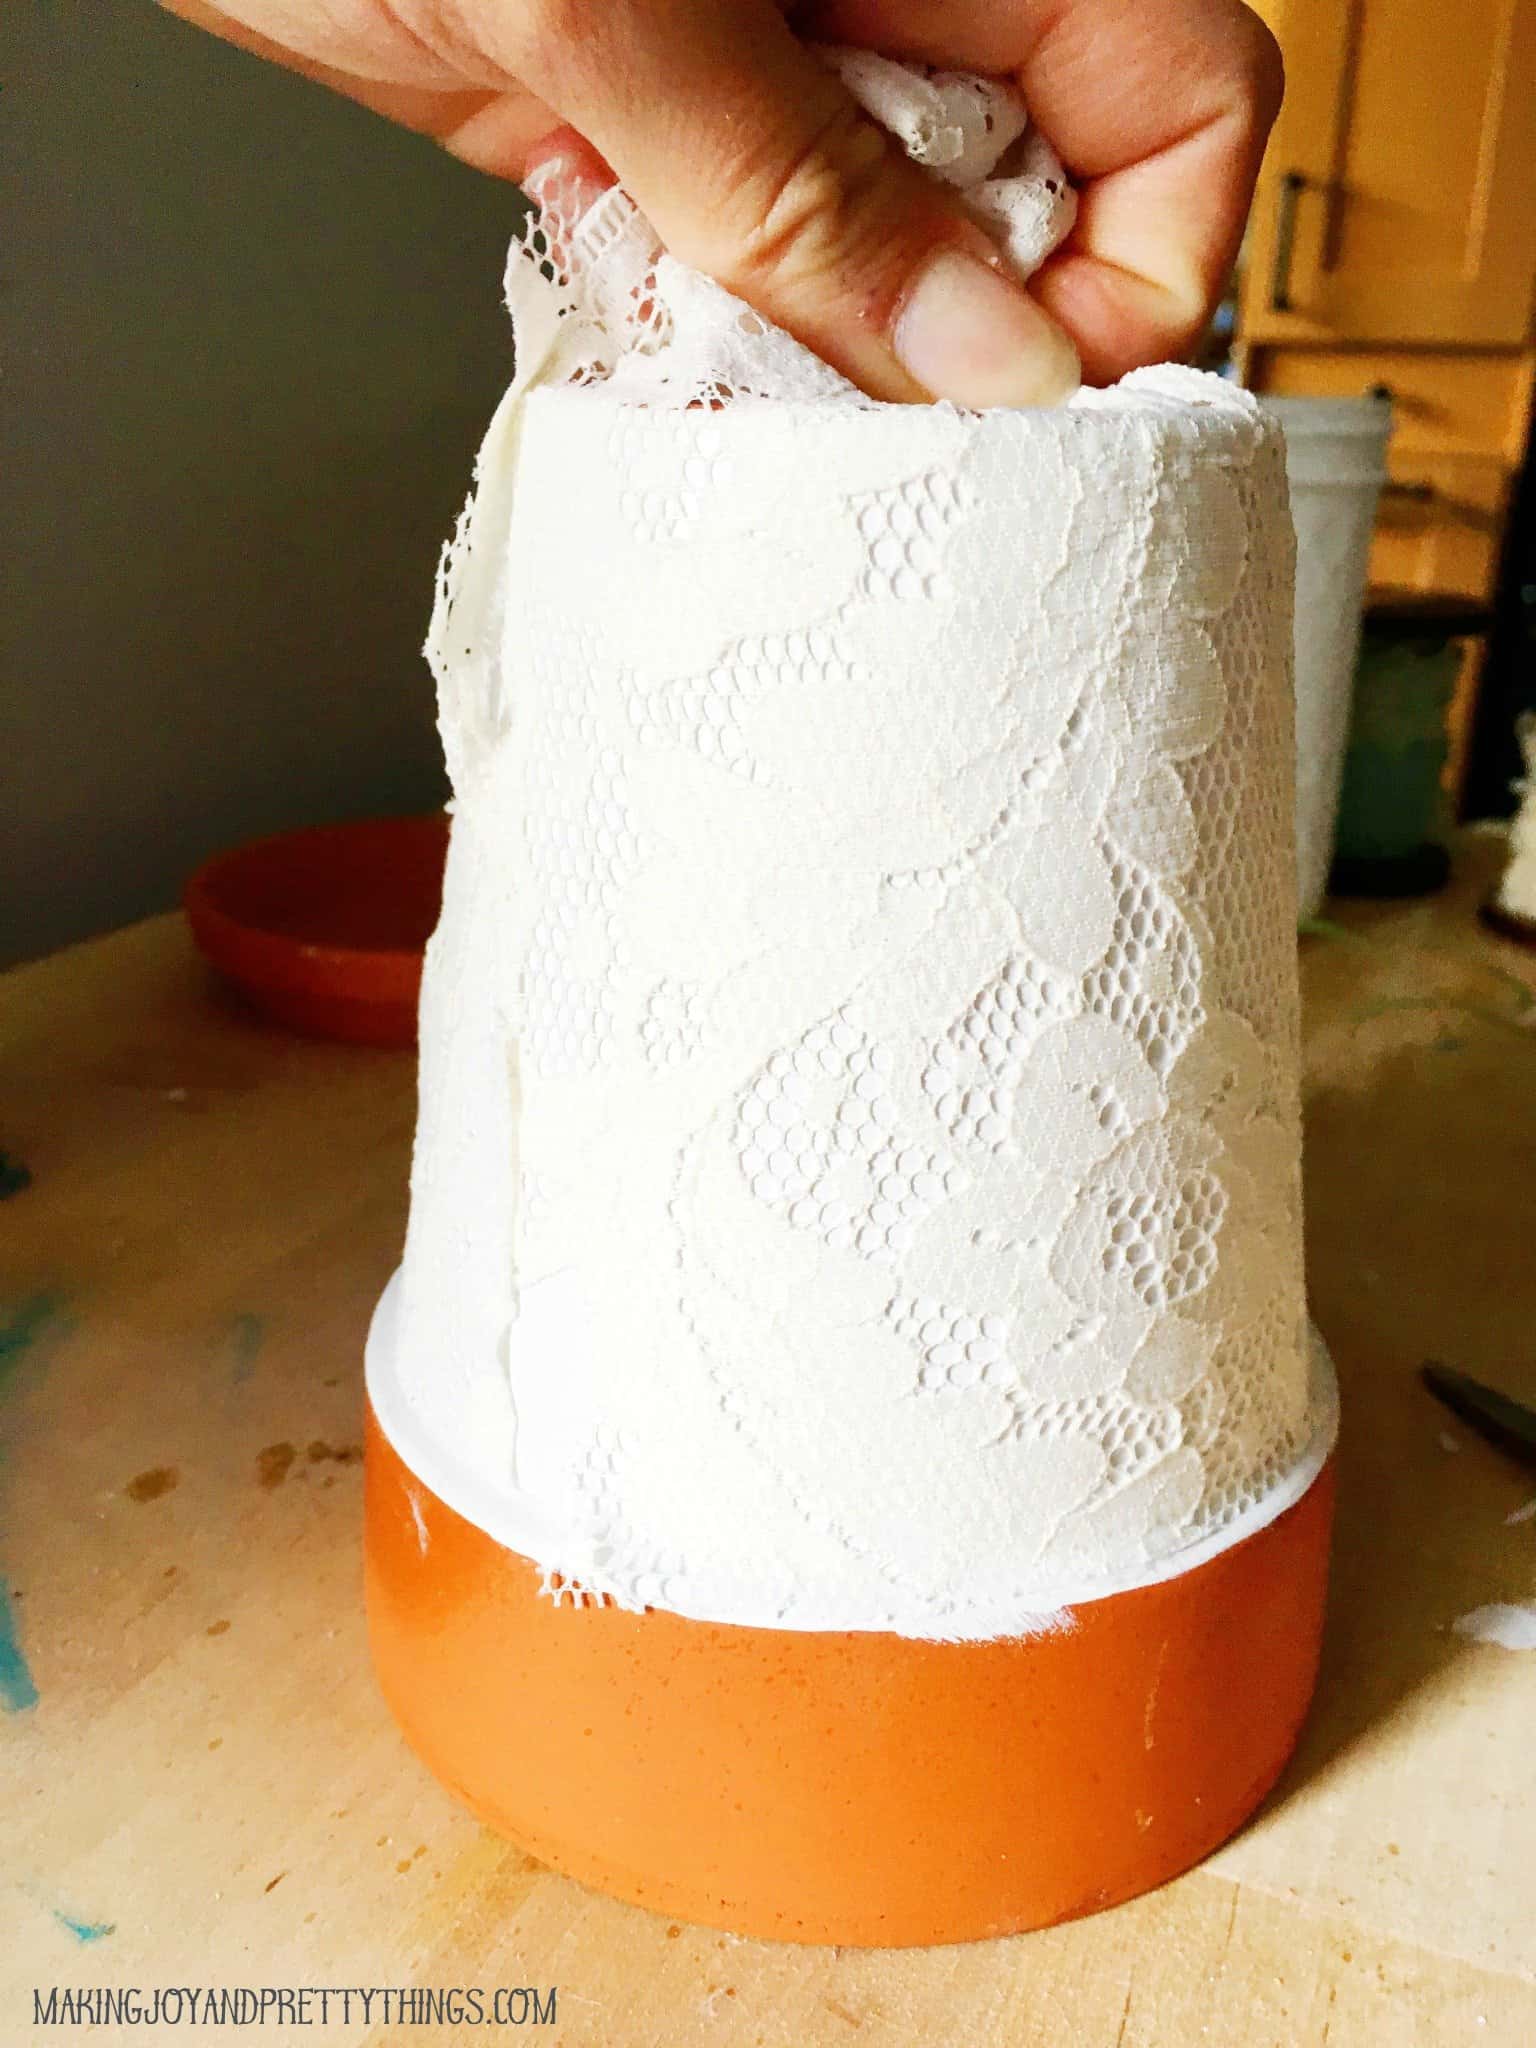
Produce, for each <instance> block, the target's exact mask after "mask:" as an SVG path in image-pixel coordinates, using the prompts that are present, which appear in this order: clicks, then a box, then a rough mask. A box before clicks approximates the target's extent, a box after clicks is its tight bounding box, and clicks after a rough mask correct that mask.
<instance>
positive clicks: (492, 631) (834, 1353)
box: [396, 207, 1327, 1637]
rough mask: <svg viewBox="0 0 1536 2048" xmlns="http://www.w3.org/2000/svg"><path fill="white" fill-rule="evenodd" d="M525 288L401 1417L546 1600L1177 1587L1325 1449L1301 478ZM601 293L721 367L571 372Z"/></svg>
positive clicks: (463, 780) (664, 285) (931, 1610)
mask: <svg viewBox="0 0 1536 2048" xmlns="http://www.w3.org/2000/svg"><path fill="white" fill-rule="evenodd" d="M634 218H637V217H633V216H632V210H631V215H630V216H626V215H625V214H624V212H623V208H622V207H614V208H609V209H608V210H607V212H606V214H605V216H604V219H603V220H602V221H600V222H597V223H592V222H587V223H584V224H583V234H584V235H585V236H586V237H587V240H588V243H589V244H592V238H593V237H594V236H596V237H597V243H596V244H595V246H600V247H601V248H602V249H604V250H607V251H609V252H612V251H613V250H615V249H617V250H619V251H621V252H622V251H624V250H626V249H628V248H630V246H631V244H630V241H629V240H627V239H626V238H627V237H629V236H630V235H631V230H632V227H633V219H634ZM643 243H644V238H643V236H636V237H635V238H634V240H633V248H634V249H636V250H638V249H640V248H641V247H642V246H643ZM542 246H543V255H542V257H541V258H540V264H541V266H542V267H541V268H540V269H539V270H538V272H537V279H538V284H539V287H540V290H539V292H534V291H533V290H532V288H531V287H530V286H528V285H527V284H526V280H527V278H528V277H530V276H532V275H533V274H534V273H533V269H532V267H525V269H524V271H523V272H522V273H521V274H520V275H521V276H522V278H523V280H524V284H523V286H522V288H521V289H520V292H519V294H518V295H517V296H516V301H515V306H516V310H517V311H518V314H519V327H518V342H519V353H520V377H524V376H525V375H526V376H529V377H530V379H531V378H532V377H533V376H535V375H537V371H536V369H535V370H534V371H532V372H530V371H529V370H528V368H527V362H532V363H533V364H534V365H539V364H547V363H548V362H551V361H554V362H557V363H558V365H559V371H558V375H559V378H560V380H561V381H557V382H555V383H549V384H541V385H540V388H536V389H531V390H528V391H526V393H525V394H524V393H520V394H519V396H518V399H517V403H516V405H515V406H511V407H509V408H507V409H505V410H504V416H499V419H498V423H497V424H496V425H495V426H493V429H492V435H491V437H490V440H489V441H488V444H487V453H486V456H485V457H484V458H483V459H482V472H481V492H480V499H479V501H478V504H477V506H476V508H475V511H474V515H473V520H472V522H471V525H470V526H469V527H468V528H466V529H464V530H462V531H461V535H460V543H459V549H458V553H457V555H456V556H455V557H453V558H452V559H451V560H450V563H449V567H448V572H447V578H446V582H445V589H444V598H443V603H442V605H441V607H440V611H439V617H438V621H437V624H436V628H435V635H434V657H435V664H436V667H437V670H438V674H439V681H440V687H441V691H442V713H443V723H444V739H445V746H446V748H447V752H448V755H449V759H450V763H451V764H452V767H453V773H454V780H455V789H456V822H455V828H454V841H453V848H452V852H451V855H450V872H449V878H448V886H447V891H446V896H445V906H444V916H443V922H442V926H441V928H440V930H439V932H438V934H437V936H436V937H435V938H434V940H433V942H432V947H431V949H430V952H429V957H428V964H427V972H426V980H425V983H424V994H423V1022H422V1079H421V1092H422V1117H421V1125H420V1131H419V1135H418V1145H417V1155H416V1167H415V1172H414V1176H413V1199H412V1216H411V1226H410V1236H409V1240H408V1244H407V1253H406V1261H405V1266H404V1269H403V1275H402V1281H401V1296H400V1301H401V1306H400V1320H399V1330H398V1343H397V1346H396V1350H397V1356H398V1359H399V1360H400V1361H401V1362H402V1363H401V1368H400V1369H401V1371H402V1374H403V1375H404V1378H403V1380H402V1400H403V1405H404V1409H406V1410H408V1411H409V1412H410V1413H412V1414H413V1415H414V1416H415V1417H416V1419H417V1422H418V1423H419V1425H420V1427H421V1429H422V1430H423V1431H425V1432H427V1433H429V1434H431V1435H432V1436H433V1437H435V1438H436V1439H437V1440H438V1441H439V1442H444V1443H449V1442H451V1443H452V1444H453V1445H454V1447H455V1456H456V1457H457V1458H458V1459H459V1460H460V1461H461V1462H462V1463H463V1464H464V1466H465V1467H466V1468H473V1469H474V1471H475V1472H476V1473H477V1474H478V1481H479V1483H482V1484H483V1487H484V1489H485V1490H486V1493H487V1496H488V1497H492V1498H494V1499H495V1500H496V1501H498V1502H500V1503H505V1505H506V1515H505V1517H503V1518H502V1521H501V1524H500V1527H501V1528H503V1529H505V1530H506V1531H507V1532H508V1533H507V1535H506V1539H505V1540H514V1538H516V1539H517V1540H519V1541H520V1542H521V1544H522V1545H523V1547H527V1548H529V1550H530V1551H531V1553H532V1554H533V1555H535V1556H536V1557H537V1559H538V1562H539V1563H540V1564H541V1565H542V1566H543V1567H544V1568H545V1569H546V1571H547V1572H548V1573H549V1574H551V1575H552V1583H553V1582H555V1581H558V1583H559V1584H560V1585H561V1586H572V1585H574V1586H576V1587H578V1588H580V1589H581V1593H582V1597H583V1598H587V1597H591V1598H605V1599H610V1600H614V1601H618V1602H620V1603H622V1604H625V1605H631V1606H635V1605H643V1604H647V1603H652V1604H663V1605H666V1606H670V1607H673V1608H675V1609H676V1610H678V1611H680V1612H683V1613H688V1614H695V1615H702V1616H708V1617H711V1618H715V1619H721V1620H728V1621H754V1622H770V1623H777V1624H780V1625H787V1626H800V1627H864V1628H890V1629H894V1630H898V1631H900V1632H903V1633H908V1634H914V1635H925V1636H943V1637H985V1636H990V1635H996V1634H1000V1633H1008V1632H1014V1631H1017V1630H1019V1629H1021V1628H1024V1627H1027V1626H1029V1625H1031V1621H1032V1618H1035V1617H1038V1616H1039V1615H1041V1614H1042V1613H1046V1612H1048V1611H1050V1610H1052V1609H1054V1608H1056V1607H1058V1606H1059V1605H1060V1604H1062V1603H1063V1602H1065V1601H1071V1600H1077V1599H1082V1598H1088V1597H1092V1596H1093V1595H1095V1594H1097V1593H1104V1592H1109V1591H1113V1590H1116V1589H1117V1588H1119V1587H1121V1586H1124V1585H1129V1584H1136V1583H1140V1582H1143V1581H1145V1580H1146V1579H1147V1578H1149V1577H1154V1576H1157V1575H1159V1574H1160V1573H1161V1572H1164V1571H1166V1570H1168V1569H1171V1568H1178V1566H1179V1563H1180V1560H1181V1559H1188V1558H1189V1557H1191V1556H1192V1555H1194V1554H1195V1553H1196V1551H1197V1550H1198V1548H1199V1546H1200V1545H1202V1544H1210V1543H1212V1542H1214V1541H1216V1540H1218V1539H1220V1538H1221V1537H1222V1534H1223V1532H1230V1531H1234V1530H1236V1529H1238V1528H1239V1527H1241V1526H1245V1525H1246V1521H1249V1520H1251V1519H1252V1518H1253V1517H1254V1516H1255V1515H1261V1516H1262V1515H1267V1514H1268V1513H1269V1512H1272V1511H1273V1504H1274V1501H1275V1499H1276V1498H1277V1495H1278V1493H1279V1492H1280V1491H1283V1490H1284V1488H1285V1487H1286V1486H1287V1484H1289V1483H1291V1482H1292V1481H1293V1480H1294V1477H1295V1474H1296V1473H1297V1471H1298V1470H1299V1469H1300V1468H1301V1466H1302V1465H1303V1464H1304V1463H1305V1461H1306V1460H1307V1458H1308V1457H1309V1456H1313V1455H1315V1451H1316V1446H1317V1443H1318V1441H1319V1437H1320V1434H1321V1433H1324V1432H1325V1431H1326V1428H1327V1422H1326V1416H1325V1415H1324V1412H1323V1410H1324V1408H1325V1407H1326V1399H1325V1397H1324V1396H1320V1395H1319V1393H1318V1390H1317V1386H1316V1384H1315V1381H1314V1379H1313V1376H1312V1374H1311V1372H1310V1367H1309V1354H1308V1342H1307V1335H1306V1327H1305V1312H1304V1300H1303V1283H1302V1269H1301V1218H1300V1172H1299V1157H1300V1145H1299V1105H1298V1086H1297V1073H1298V1042H1297V995H1296V978H1295V957H1294V927H1295V887H1294V867H1293V862H1294V852H1293V842H1292V828H1291V799H1292V791H1291V787H1290V763H1291V761H1292V758H1293V756H1292V731H1291V709H1290V696H1289V663H1288V638H1289V626H1290V601H1291V581H1290V578H1291V548H1290V535H1289V527H1288V522H1287V518H1286V512H1285V495H1284V481H1283V459H1282V453H1281V447H1280V442H1279V438H1278V435H1277V434H1276V432H1275V431H1274V429H1273V428H1271V427H1270V426H1268V425H1267V424H1266V423H1265V422H1264V421H1263V420H1262V419H1261V418H1260V417H1259V415H1258V414H1257V411H1256V409H1255V408H1254V406H1253V405H1252V403H1251V401H1249V400H1248V399H1246V397H1245V396H1244V395H1243V394H1241V393H1238V392H1234V391H1232V390H1231V389H1229V388H1228V387H1226V386H1223V385H1221V384H1219V383H1217V382H1216V381H1215V380H1213V379H1206V378H1200V377H1197V376H1196V375H1195V374H1194V373H1192V372H1185V371H1176V370H1174V371H1161V372H1150V373H1138V374H1137V375H1136V376H1135V377H1132V378H1130V379H1128V380H1126V382H1125V383H1124V384H1123V385H1121V386H1120V387H1118V388H1117V389H1116V390H1115V391H1112V392H1095V393H1084V394H1082V395H1081V397H1080V399H1079V400H1078V401H1077V402H1075V403H1074V404H1073V405H1072V406H1070V407H1068V408H1065V409H1063V410H1061V411H1059V412H1054V413H1043V412H1035V413H1028V412H1023V413H994V414H989V415H981V416H974V415H963V414H960V413H957V412H956V411H954V410H953V409H951V408H948V407H944V406H935V407H929V408H887V407H879V406H873V405H870V404H868V403H867V402H852V401H849V400H847V399H846V398H845V399H844V401H843V402H836V395H835V394H833V393H830V392H829V391H828V390H826V389H824V388H819V387H818V388H812V389H810V390H809V391H807V390H806V389H804V388H803V385H802V383H801V381H800V373H801V368H802V367H803V366H801V365H798V364H797V361H796V358H797V357H798V356H801V355H803V353H804V352H803V351H799V350H797V348H796V345H795V344H794V343H792V342H790V341H788V339H787V337H783V336H777V337H775V336H772V335H770V334H769V333H767V331H766V330H763V331H761V332H759V334H758V335H757V336H756V337H754V336H753V335H752V334H751V333H750V331H749V327H748V326H747V325H744V324H743V323H742V321H741V318H740V315H741V309H740V308H737V307H735V305H734V302H731V301H729V300H727V299H726V295H724V294H723V293H719V292H718V290H717V288H715V287H713V286H706V285H704V283H703V281H702V280H688V279H686V277H679V276H678V275H676V274H675V272H669V271H668V270H667V268H666V264H665V259H661V260H660V261H657V260H656V259H655V258H654V254H653V252H650V251H649V250H648V249H647V251H646V253H645V254H644V255H643V257H639V258H637V259H636V261H634V262H632V261H631V260H630V257H629V256H627V255H621V257H620V259H619V260H618V262H617V267H616V268H613V269H607V268H605V267H604V266H603V265H601V264H600V265H599V268H600V269H601V270H602V276H601V277H600V278H597V279H593V280H590V281H589V284H588V285H587V286H581V285H580V282H579V280H578V281H577V282H575V283H573V281H572V265H573V263H574V260H575V259H574V258H573V257H572V256H571V253H570V252H571V249H572V246H573V244H572V240H571V234H570V231H569V230H568V229H566V228H561V227H558V226H556V227H554V228H551V229H550V230H549V231H548V232H547V234H546V238H545V240H544V242H543V245H542ZM637 263H638V265H639V267H638V268H637V267H636V265H637ZM626 266H627V267H626ZM514 270H515V272H516V266H514ZM623 276H628V278H629V283H628V284H627V285H622V284H621V281H620V280H621V278H622V277H623ZM541 293H542V300H541V298H540V294H541ZM562 295H564V296H563V298H562ZM551 299H560V300H561V301H562V303H564V302H565V301H566V300H569V301H571V302H573V303H574V302H577V301H579V302H580V305H581V306H582V307H584V308H585V310H584V311H580V312H577V313H575V314H573V315H571V316H570V318H571V320H572V321H573V322H574V323H575V324H574V325H571V326H569V327H568V329H567V331H565V332H564V333H562V332H561V329H560V317H561V316H558V315H557V316H555V317H553V318H551V317H550V314H549V301H550V300H551ZM716 301H723V302H724V304H723V306H722V305H720V304H717V303H716ZM525 304H527V305H531V306H532V311H531V312H530V313H529V315H528V319H527V321H526V322H525V321H524V318H523V309H524V306H525ZM616 304H617V305H627V306H629V307H630V308H632V309H634V310H635V317H636V318H637V320H639V322H640V323H641V326H642V327H643V328H644V330H645V331H646V332H647V333H650V334H652V335H653V336H663V337H665V336H668V335H671V336H674V337H675V336H676V335H677V333H678V332H679V331H680V329H681V328H682V327H683V326H684V325H687V326H689V327H690V328H691V329H692V331H693V332H694V334H695V340H693V341H690V342H689V343H688V344H687V349H686V351H685V354H686V357H687V362H688V363H689V364H694V363H696V360H697V349H698V348H699V347H701V346H703V344H700V343H699V342H698V341H697V335H698V333H700V332H703V329H702V328H699V327H697V326H696V325H695V323H694V322H693V321H692V319H691V318H690V320H689V321H687V322H684V321H683V320H682V318H681V316H680V314H679V307H680V306H681V305H684V304H686V305H688V306H691V307H694V308H695V309H697V307H698V306H699V305H704V306H705V307H706V309H708V310H710V311H711V317H712V318H713V317H715V316H717V315H718V316H720V317H719V318H718V319H716V325H715V328H714V330H713V331H714V332H715V334H716V335H717V336H718V335H720V334H723V333H728V334H729V337H730V341H729V348H728V349H727V351H726V352H725V354H726V355H727V356H728V355H730V352H731V351H733V350H734V351H736V354H735V355H734V356H732V357H731V360H730V361H729V362H728V363H727V362H726V361H725V357H724V356H722V355H721V353H720V352H718V351H717V352H716V353H715V354H714V356H713V357H712V358H711V360H712V362H713V364H714V369H713V370H712V372H711V376H710V380H709V381H708V382H707V383H706V384H699V383H698V382H697V381H696V380H694V381H689V380H693V379H694V372H693V369H692V368H688V369H687V370H686V373H685V384H686V390H687V393H688V400H687V401H684V400H682V399H680V388H679V386H678V385H676V384H674V383H673V382H672V381H671V379H672V378H673V376H674V373H677V374H684V373H683V372H682V371H680V367H679V366H680V361H681V358H680V357H678V356H677V355H676V354H675V353H674V350H673V347H672V344H671V342H669V341H666V340H661V341H658V342H657V345H656V348H655V350H654V352H653V353H652V355H651V356H650V357H649V358H647V357H646V352H645V349H644V347H643V346H642V347H641V348H639V349H638V351H637V352H635V353H631V354H629V355H624V356H621V357H620V358H619V359H618V360H617V362H616V363H612V364H610V366H609V368H610V371H611V374H607V375H606V378H605V379H604V380H603V381H601V382H600V383H599V384H598V388H584V387H587V386H591V385H593V384H594V383H595V382H597V380H598V378H599V376H600V375H601V373H600V372H598V371H592V373H591V374H584V373H582V371H581V362H582V361H583V360H586V361H588V363H589V368H590V364H591V362H592V361H595V357H593V355H592V350H591V338H592V335H593V334H595V333H597V332H599V331H606V329H603V327H602V320H601V319H600V320H598V322H597V324H596V325H595V326H594V325H593V324H592V317H593V316H592V309H593V307H594V306H599V305H605V306H609V307H611V306H612V305H616ZM727 315H728V317H727ZM608 317H609V316H608V315H607V314H604V315H603V316H602V319H607V318H608ZM583 321H585V322H587V323H588V328H587V331H586V332H585V334H583V333H581V332H578V329H579V328H580V323H581V322H583ZM541 322H542V323H543V326H542V327H541V326H540V323H541ZM704 324H705V327H707V325H708V323H707V322H705V323H704ZM525 333H527V334H531V335H533V336H534V337H535V339H534V340H533V341H532V342H530V343H529V344H528V346H529V348H530V351H531V353H530V356H529V357H528V358H527V360H526V361H525V359H524V354H523V352H524V347H525ZM540 334H542V335H543V341H542V343H540V342H539V341H538V339H537V337H538V335H540ZM754 339H756V340H757V341H758V342H760V343H761V344H762V351H761V352H760V353H759V354H758V355H757V356H756V357H755V358H754V357H753V352H752V349H751V347H750V346H749V344H750V343H751V342H753V340H754ZM541 350H542V352H541ZM584 352H585V354H584ZM708 353H709V351H708V349H707V348H705V354H706V355H707V354H708ZM647 360H649V362H650V364H651V366H652V372H653V373H654V374H652V375H651V381H650V382H649V384H643V383H642V371H643V370H644V367H645V362H646V361H647ZM807 360H808V361H809V360H810V359H807ZM573 372H575V376H574V383H572V382H570V381H568V380H570V379H571V378H572V374H573ZM626 372H627V374H621V373H626ZM821 372H822V366H815V368H814V369H813V370H812V371H811V372H810V373H809V375H810V381H811V383H812V385H813V387H815V386H816V384H817V375H818V373H821ZM824 374H825V376H827V377H830V376H831V375H832V373H830V372H824ZM781 376H782V377H787V379H788V388H787V389H783V390H778V391H776V392H774V394H773V395H767V391H765V387H767V388H768V389H769V390H771V389H772V387H773V386H774V385H775V381H776V379H780V378H781ZM722 384H726V385H728V386H729V387H730V390H731V394H732V396H731V401H730V402H729V403H724V404H722V403H720V402H719V400H718V398H715V399H712V400H707V401H706V402H705V403H703V404H702V405H701V404H700V403H699V397H700V393H701V392H702V391H711V392H713V391H717V390H718V388H719V386H720V385H722ZM829 398H831V399H833V401H834V402H828V400H829ZM690 403H691V409H690ZM513 472H515V475H516V491H515V493H514V492H512V491H511V490H510V488H509V485H510V477H511V475H512V473H513ZM1320 1401H1321V1402H1322V1406H1320ZM497 1512H498V1514H499V1513H500V1509H499V1507H498V1510H497ZM519 1516H522V1517H523V1519H522V1520H521V1521H519V1520H518V1517H519ZM519 1532H522V1533H521V1534H519Z"/></svg>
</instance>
